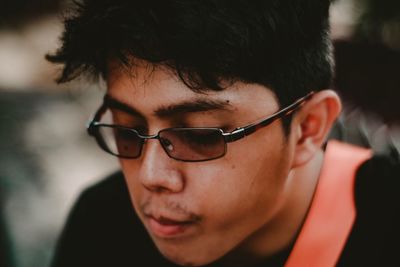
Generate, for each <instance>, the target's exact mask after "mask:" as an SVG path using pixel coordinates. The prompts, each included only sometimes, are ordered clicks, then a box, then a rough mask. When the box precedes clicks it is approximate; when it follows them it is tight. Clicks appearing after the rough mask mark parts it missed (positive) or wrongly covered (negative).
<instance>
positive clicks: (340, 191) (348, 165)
mask: <svg viewBox="0 0 400 267" xmlns="http://www.w3.org/2000/svg"><path fill="white" fill-rule="evenodd" d="M371 154H372V153H371V151H370V150H368V149H364V148H360V147H356V146H353V145H349V144H344V143H341V142H338V141H330V142H329V143H328V146H327V150H326V153H325V159H324V163H323V166H322V170H321V175H320V178H319V181H318V185H317V188H316V191H315V195H314V199H313V202H312V204H311V207H310V210H309V213H308V215H307V218H306V220H305V222H304V225H303V228H302V229H301V231H300V234H299V236H298V238H297V240H296V242H295V244H294V247H293V250H292V252H291V253H290V256H289V258H288V260H287V262H286V264H285V267H299V266H301V267H305V266H307V267H331V266H335V264H336V262H337V261H338V259H339V257H340V254H341V252H342V250H343V248H344V245H345V243H346V241H347V238H348V236H349V234H350V232H351V229H352V227H353V224H354V221H355V218H356V209H355V203H354V196H353V192H354V181H355V174H356V171H357V169H358V167H359V166H360V165H361V163H362V162H364V161H365V160H367V159H368V158H370V157H371Z"/></svg>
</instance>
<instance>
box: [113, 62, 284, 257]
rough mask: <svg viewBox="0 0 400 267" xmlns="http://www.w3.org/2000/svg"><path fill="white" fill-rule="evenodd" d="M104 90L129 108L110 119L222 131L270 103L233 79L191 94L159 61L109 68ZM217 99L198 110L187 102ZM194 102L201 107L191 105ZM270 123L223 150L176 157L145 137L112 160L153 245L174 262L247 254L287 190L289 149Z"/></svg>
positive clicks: (264, 93) (259, 89)
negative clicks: (139, 147)
mask: <svg viewBox="0 0 400 267" xmlns="http://www.w3.org/2000/svg"><path fill="white" fill-rule="evenodd" d="M108 94H109V95H110V96H111V97H112V98H114V99H116V100H117V101H119V102H122V103H124V104H126V105H128V106H129V107H131V108H132V109H134V110H135V111H136V112H135V113H136V114H134V113H132V114H128V113H126V112H123V111H119V110H113V118H114V121H115V123H118V124H124V125H126V126H129V127H134V128H139V129H141V131H142V132H143V133H144V134H156V133H157V132H158V131H159V130H161V129H164V128H169V127H218V128H222V129H224V131H231V130H233V129H234V128H236V127H238V126H243V125H246V124H249V123H252V122H255V121H257V120H259V119H261V118H265V117H266V116H268V115H270V114H272V113H274V112H275V111H277V110H278V104H277V101H276V100H275V98H274V94H273V93H272V92H271V91H270V90H268V89H267V88H265V87H263V86H260V85H255V84H243V83H235V84H234V85H232V86H230V87H228V88H227V89H225V90H223V91H220V92H207V93H195V92H193V91H191V90H190V89H188V88H187V87H186V86H185V85H184V84H183V83H182V82H181V81H180V80H179V79H178V78H177V77H176V76H174V75H173V74H172V73H171V72H169V71H167V70H165V69H161V68H158V69H155V70H154V72H151V71H150V70H149V69H148V68H146V67H145V66H141V67H138V68H137V69H135V72H134V73H133V74H132V75H129V74H128V73H127V72H126V71H118V70H117V69H114V70H113V71H112V72H111V73H110V76H109V79H108ZM204 101H214V102H217V101H218V102H220V103H225V104H224V105H221V106H220V107H219V108H213V109H210V110H203V109H204V107H203V108H200V109H199V108H198V106H196V103H199V102H204ZM199 110H201V111H199ZM288 147H289V146H288V145H287V141H286V139H285V137H284V134H283V130H282V126H281V124H280V122H278V121H277V122H274V123H272V124H271V125H269V126H268V127H265V128H263V129H260V130H258V131H257V132H256V133H254V134H252V135H251V136H249V137H246V138H243V139H241V140H239V141H236V142H233V143H229V144H228V149H227V153H226V155H225V156H224V157H222V158H219V159H215V160H211V161H204V162H194V163H193V162H181V161H177V160H174V159H172V158H170V157H168V155H167V154H166V153H165V152H164V150H163V148H162V147H161V145H160V143H159V141H158V140H147V141H146V143H145V145H144V147H143V151H142V154H141V156H140V157H139V158H137V159H121V161H120V163H121V166H122V171H123V173H124V176H125V179H126V183H127V185H128V189H129V193H130V197H131V200H132V203H133V205H134V208H135V210H136V212H137V214H138V216H139V218H140V219H141V221H142V222H143V224H144V226H145V228H146V229H147V231H148V232H149V234H150V236H151V238H152V240H153V241H154V243H155V244H156V246H157V248H158V249H159V250H160V252H161V253H162V254H163V255H164V256H165V257H167V258H168V259H170V260H171V261H173V262H176V263H178V264H182V265H203V264H207V263H210V262H212V261H215V260H216V259H218V258H221V257H222V256H224V255H225V254H227V253H228V252H230V251H233V250H235V251H241V252H243V253H253V252H254V253H256V251H259V250H260V248H259V246H260V244H262V243H263V242H268V235H269V228H271V227H272V226H271V225H272V224H276V221H274V219H276V218H277V216H278V214H280V213H282V209H283V208H282V207H283V206H284V204H285V201H286V199H287V198H288V194H289V192H288V190H286V189H287V187H290V186H288V183H290V179H287V176H288V172H289V170H290V151H289V150H290V149H289V148H288Z"/></svg>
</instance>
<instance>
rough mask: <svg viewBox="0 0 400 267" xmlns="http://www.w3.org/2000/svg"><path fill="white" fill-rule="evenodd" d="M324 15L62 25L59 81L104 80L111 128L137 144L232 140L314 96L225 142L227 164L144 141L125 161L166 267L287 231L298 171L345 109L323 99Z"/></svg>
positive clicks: (110, 6)
mask: <svg viewBox="0 0 400 267" xmlns="http://www.w3.org/2000/svg"><path fill="white" fill-rule="evenodd" d="M328 9H329V1H328V0H326V1H320V0H309V1H300V0H299V1H297V0H296V1H293V0H290V1H289V0H283V1H282V0H279V1H278V0H276V1H275V0H271V1H244V0H243V1H239V0H233V1H232V0H230V1H222V0H216V1H211V0H210V1H204V0H202V1H193V0H190V1H165V0H163V1H123V0H118V1H115V0H113V1H110V0H107V1H106V0H101V1H91V0H86V1H83V3H81V4H79V5H78V7H77V10H76V13H75V14H74V15H73V16H72V17H70V18H69V19H67V20H66V30H65V32H64V35H63V39H62V41H63V45H62V47H61V48H60V50H59V51H57V53H56V54H54V55H51V56H48V58H49V60H51V61H53V62H56V63H63V64H64V70H63V73H62V75H61V77H60V79H59V82H66V81H69V80H72V79H74V78H76V77H78V76H80V75H82V74H89V75H91V76H94V77H101V78H102V79H104V80H105V81H106V83H107V95H108V96H109V97H111V98H112V99H114V100H115V102H117V103H118V105H115V106H113V107H110V108H109V109H110V111H111V113H112V116H113V120H114V124H118V125H123V126H126V127H130V128H134V129H137V130H138V132H140V133H141V134H143V135H153V134H157V133H158V132H159V131H160V130H162V129H165V128H170V127H217V128H221V129H222V130H223V131H224V132H231V131H233V130H234V129H235V128H237V127H239V126H244V125H248V124H250V123H253V122H257V121H259V120H260V119H263V118H265V117H267V116H268V115H271V114H273V113H275V112H276V111H277V110H279V109H280V108H284V107H285V106H288V105H290V104H291V103H293V102H294V101H296V100H297V99H299V98H301V97H303V96H305V95H307V94H308V93H309V92H310V91H314V92H316V93H315V94H314V95H313V97H312V98H311V99H309V100H307V101H306V102H304V103H303V105H302V106H301V108H299V109H297V110H296V112H294V113H291V114H290V115H288V116H286V117H285V118H284V119H282V120H276V121H274V122H273V123H271V124H270V125H268V126H267V127H263V128H260V129H258V130H257V131H256V132H254V133H252V134H251V135H249V136H247V137H246V138H242V139H240V140H237V141H235V142H232V143H229V144H228V145H227V151H226V153H225V155H224V156H223V157H219V158H217V159H213V160H208V161H200V162H186V161H179V160H176V159H172V158H171V157H169V156H168V155H167V153H166V151H164V149H163V147H162V146H161V145H160V144H161V142H159V141H158V140H146V141H145V143H144V145H143V148H142V151H141V154H140V155H139V156H138V157H136V158H135V159H125V158H121V159H120V163H121V167H122V171H123V173H124V176H125V179H126V182H127V186H128V189H129V192H130V196H131V200H132V203H133V206H134V208H135V210H136V212H137V214H138V216H139V218H140V219H141V220H142V222H143V224H144V226H145V227H146V229H147V230H148V232H149V234H150V236H151V238H152V239H153V241H154V243H155V244H156V246H157V248H158V249H159V250H160V252H161V253H162V254H163V255H165V256H166V257H167V258H169V259H170V260H172V261H174V262H176V263H178V264H182V265H203V264H207V263H210V262H212V261H215V260H217V259H220V258H223V257H224V256H225V255H228V254H232V253H237V254H241V253H242V254H248V255H258V256H262V255H263V253H264V255H265V254H266V253H267V252H266V249H265V244H266V243H268V242H269V241H271V242H272V241H273V242H275V243H276V244H277V247H279V248H282V247H283V246H284V245H285V244H286V243H287V242H283V241H281V240H279V238H275V237H274V235H276V234H277V232H278V231H279V229H280V225H284V224H285V223H286V224H288V226H287V227H294V226H290V222H289V220H290V216H291V215H290V214H291V211H292V213H293V209H295V207H294V206H293V203H292V202H293V199H294V196H298V195H299V193H298V192H296V189H297V190H298V189H299V188H301V185H302V184H306V183H307V179H304V182H303V181H302V180H301V179H297V178H296V179H294V175H293V173H294V172H295V171H296V170H297V169H301V168H303V167H304V166H307V165H308V164H309V162H311V161H312V159H313V158H314V157H315V155H316V154H318V153H319V152H320V151H321V146H322V144H323V143H324V141H325V138H326V135H327V133H328V132H329V129H330V127H331V125H332V123H333V121H334V120H335V118H336V116H337V114H338V112H339V109H340V102H339V100H338V98H337V96H336V94H335V93H334V92H332V91H329V90H325V89H326V88H329V85H330V82H331V76H332V73H331V72H332V62H331V58H332V57H331V44H330V41H329V38H328ZM121 107H122V108H121ZM285 218H286V219H285ZM294 228H295V227H294ZM280 230H282V229H280ZM295 230H296V229H294V230H293V231H287V232H293V235H295ZM287 239H290V237H289V238H286V240H287ZM268 240H269V241H268ZM280 243H282V244H281V245H280V246H279V244H280ZM283 243H285V244H283ZM286 245H287V244H286ZM267 247H268V246H267ZM269 247H271V246H269ZM272 247H273V246H272Z"/></svg>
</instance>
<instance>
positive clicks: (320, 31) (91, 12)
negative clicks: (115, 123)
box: [47, 0, 333, 105]
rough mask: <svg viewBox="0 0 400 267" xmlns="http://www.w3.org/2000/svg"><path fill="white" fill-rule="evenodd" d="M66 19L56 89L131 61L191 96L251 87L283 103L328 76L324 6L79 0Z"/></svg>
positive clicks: (277, 0) (269, 1) (303, 1)
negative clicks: (164, 75)
mask: <svg viewBox="0 0 400 267" xmlns="http://www.w3.org/2000/svg"><path fill="white" fill-rule="evenodd" d="M75 4H76V5H75V11H74V12H73V14H72V15H70V16H69V17H68V18H67V19H66V20H65V31H64V33H63V35H62V47H61V48H60V49H59V50H58V51H57V52H56V53H55V54H53V55H48V56H47V59H48V60H50V61H51V62H54V63H62V64H64V69H63V72H62V74H61V76H60V77H59V79H58V82H59V83H63V82H67V81H70V80H72V79H74V78H76V77H78V76H80V75H81V74H90V75H94V76H99V75H100V76H103V77H106V75H107V65H108V62H109V61H110V60H111V59H117V60H119V62H120V63H121V64H123V65H130V67H134V64H131V63H132V60H130V59H132V58H134V59H140V60H145V61H147V62H150V63H152V64H153V65H155V66H156V65H161V66H166V67H168V68H169V69H170V70H172V71H174V72H175V73H176V74H177V75H178V76H179V77H180V78H181V79H182V81H183V82H184V83H185V84H186V85H188V86H189V87H190V88H191V89H192V90H196V91H202V90H222V89H223V88H224V87H223V86H222V84H225V83H222V82H231V83H232V82H235V81H242V82H246V83H257V84H261V85H264V86H267V87H269V88H270V89H271V90H273V91H274V92H275V93H276V95H277V97H278V100H279V102H280V105H287V104H289V103H291V102H292V101H294V100H295V99H296V98H298V97H301V96H304V95H305V94H307V93H308V92H310V91H311V90H313V91H318V90H321V89H325V88H328V87H329V86H330V84H331V78H332V64H333V63H332V60H331V58H332V56H331V41H330V39H329V22H328V14H329V6H330V0H142V1H139V0H82V1H79V2H75Z"/></svg>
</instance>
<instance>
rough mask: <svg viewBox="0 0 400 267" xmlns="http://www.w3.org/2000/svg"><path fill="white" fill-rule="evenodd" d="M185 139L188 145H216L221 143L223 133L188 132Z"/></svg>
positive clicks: (206, 131) (209, 131) (215, 131)
mask: <svg viewBox="0 0 400 267" xmlns="http://www.w3.org/2000/svg"><path fill="white" fill-rule="evenodd" d="M183 137H184V140H185V142H186V143H189V144H195V145H214V144H217V143H219V142H221V133H220V132H219V131H217V130H188V131H185V133H184V136H183Z"/></svg>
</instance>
